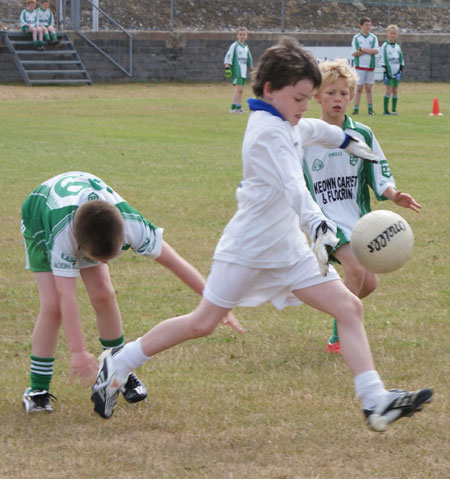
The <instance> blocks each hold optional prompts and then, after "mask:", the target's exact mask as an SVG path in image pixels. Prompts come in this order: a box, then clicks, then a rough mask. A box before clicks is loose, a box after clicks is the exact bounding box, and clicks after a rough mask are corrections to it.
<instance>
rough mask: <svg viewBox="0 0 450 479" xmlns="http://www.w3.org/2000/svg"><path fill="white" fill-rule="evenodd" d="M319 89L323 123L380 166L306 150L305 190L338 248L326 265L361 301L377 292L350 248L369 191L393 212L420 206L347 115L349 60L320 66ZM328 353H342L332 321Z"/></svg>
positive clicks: (364, 129) (351, 84) (366, 132)
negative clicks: (334, 266) (336, 269)
mask: <svg viewBox="0 0 450 479" xmlns="http://www.w3.org/2000/svg"><path fill="white" fill-rule="evenodd" d="M319 68H320V70H321V72H322V84H321V86H320V88H319V89H318V91H317V92H316V94H315V96H314V98H315V99H316V101H317V102H318V103H319V104H320V106H321V108H322V115H321V119H322V120H324V121H326V122H327V123H329V124H331V125H336V126H338V127H340V128H342V129H343V130H344V131H345V132H346V133H348V134H350V135H352V136H355V137H358V138H359V139H361V140H362V141H365V142H366V143H367V144H368V145H369V146H370V147H371V148H372V149H373V150H374V152H375V153H376V154H377V156H378V157H379V159H380V162H379V164H373V163H368V162H366V161H363V160H361V159H360V158H357V157H355V156H353V155H350V154H348V153H346V152H345V151H342V150H339V149H333V150H327V149H325V148H323V147H321V146H308V147H306V148H305V154H304V159H303V171H304V175H305V179H306V184H307V186H308V189H309V191H310V193H311V195H312V196H313V198H314V199H315V201H316V202H317V203H318V205H319V206H320V208H321V210H322V211H323V213H324V214H325V216H326V217H327V218H329V219H330V220H332V221H334V222H335V223H336V224H337V237H338V238H339V243H338V244H337V245H336V246H335V247H334V248H333V249H331V251H330V253H329V254H330V259H331V260H334V261H336V260H337V261H338V262H339V263H341V264H342V267H343V269H344V277H345V283H344V284H345V285H346V286H347V287H348V288H349V289H350V291H351V292H352V293H354V294H355V295H356V296H358V297H359V298H364V297H366V296H368V295H369V294H370V293H371V292H372V291H374V290H375V288H376V285H377V277H376V275H375V274H374V273H371V272H370V271H367V270H366V269H365V268H364V267H363V266H361V265H360V264H359V263H358V261H357V259H356V258H355V256H354V255H353V252H352V249H351V248H350V236H351V232H352V230H353V227H354V226H355V223H356V222H357V221H358V220H359V218H360V217H361V216H363V215H364V214H366V213H368V212H369V211H370V194H369V186H370V188H371V189H372V190H373V192H374V194H375V197H376V199H377V200H379V201H384V200H388V199H389V200H391V201H393V202H394V203H395V204H396V205H397V206H402V207H404V208H410V209H412V210H413V211H415V212H417V213H418V212H419V211H420V208H421V205H420V204H419V203H417V202H416V201H415V200H414V198H412V197H411V195H408V194H407V193H404V192H402V191H400V190H396V189H395V181H394V178H393V177H392V174H391V171H390V168H389V165H388V162H387V160H386V158H385V156H384V154H383V151H382V150H381V147H380V145H379V144H378V141H377V139H376V138H375V135H374V134H373V133H372V131H371V130H370V128H369V127H368V126H366V125H363V124H362V123H357V122H355V121H353V120H352V119H351V118H350V117H349V116H347V114H346V111H347V108H348V106H349V105H350V103H351V101H352V99H353V96H354V94H355V88H356V83H357V80H358V77H357V75H356V73H355V71H354V70H353V69H352V68H351V67H350V65H349V64H348V62H347V60H342V59H339V60H335V61H327V62H324V63H321V64H320V66H319ZM327 351H328V352H332V353H338V354H340V353H341V347H340V343H339V336H338V331H337V324H336V320H334V322H333V335H332V336H331V338H330V339H329V341H328V344H327Z"/></svg>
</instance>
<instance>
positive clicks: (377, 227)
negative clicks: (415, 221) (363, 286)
mask: <svg viewBox="0 0 450 479" xmlns="http://www.w3.org/2000/svg"><path fill="white" fill-rule="evenodd" d="M350 245H351V248H352V251H353V254H354V255H355V256H356V259H357V260H358V261H359V262H360V263H361V264H362V265H363V266H364V267H365V268H366V269H367V270H369V271H371V272H372V273H390V272H391V271H395V270H397V269H399V268H401V267H402V266H403V265H404V264H405V263H406V262H407V261H408V259H409V257H410V256H411V253H412V251H413V247H414V233H413V231H412V229H411V227H410V226H409V224H408V222H407V221H406V220H405V219H404V218H402V217H401V216H400V215H398V214H397V213H394V212H392V211H387V210H377V211H372V212H371V213H367V214H366V215H364V216H363V217H361V218H360V219H359V221H358V222H357V223H356V225H355V227H354V228H353V231H352V236H351V240H350Z"/></svg>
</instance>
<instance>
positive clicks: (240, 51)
mask: <svg viewBox="0 0 450 479" xmlns="http://www.w3.org/2000/svg"><path fill="white" fill-rule="evenodd" d="M224 64H228V65H230V66H231V75H232V78H233V79H235V78H244V79H246V78H247V71H248V69H249V68H250V67H251V66H253V59H252V54H251V53H250V50H249V48H248V45H247V44H246V43H245V44H244V45H242V43H239V42H238V41H237V40H236V41H235V42H234V43H233V44H231V46H230V48H229V49H228V51H227V53H226V55H225V60H224Z"/></svg>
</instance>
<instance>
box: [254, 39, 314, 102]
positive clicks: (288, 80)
mask: <svg viewBox="0 0 450 479" xmlns="http://www.w3.org/2000/svg"><path fill="white" fill-rule="evenodd" d="M303 79H308V80H311V81H312V83H313V84H314V88H318V87H319V86H320V83H321V75H320V70H319V67H318V65H317V62H316V61H315V60H314V58H313V56H312V55H311V54H310V53H309V52H307V51H306V50H304V49H303V48H302V47H301V46H300V44H299V43H298V42H297V41H296V40H294V39H293V38H289V37H282V38H281V39H280V41H279V42H278V43H277V44H276V45H274V46H273V47H270V48H268V49H267V50H266V51H265V52H264V53H263V55H262V56H261V59H260V60H259V63H258V67H257V68H256V71H255V73H254V76H253V92H254V94H255V95H256V96H257V97H259V98H261V97H262V96H263V93H264V85H265V84H266V83H267V82H269V83H270V85H271V86H272V89H273V90H281V89H282V88H284V87H285V86H293V85H295V84H296V83H297V82H299V81H300V80H303Z"/></svg>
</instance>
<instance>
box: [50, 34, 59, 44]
mask: <svg viewBox="0 0 450 479" xmlns="http://www.w3.org/2000/svg"><path fill="white" fill-rule="evenodd" d="M51 36H52V40H53V41H54V42H56V40H58V37H57V35H56V33H51Z"/></svg>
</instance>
